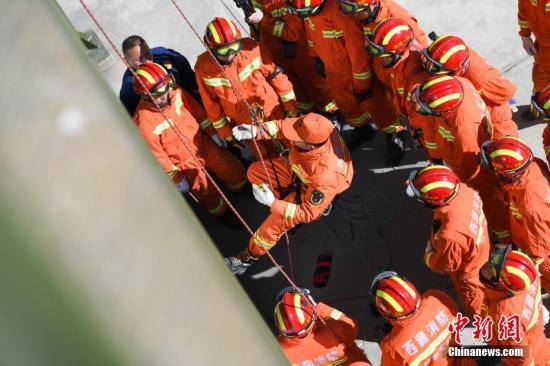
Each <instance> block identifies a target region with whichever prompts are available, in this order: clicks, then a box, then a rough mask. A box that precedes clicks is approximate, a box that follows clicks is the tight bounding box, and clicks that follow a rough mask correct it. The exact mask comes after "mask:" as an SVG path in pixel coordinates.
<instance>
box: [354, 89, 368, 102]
mask: <svg viewBox="0 0 550 366" xmlns="http://www.w3.org/2000/svg"><path fill="white" fill-rule="evenodd" d="M371 94H372V93H371V91H370V90H367V91H364V92H358V91H355V89H354V90H353V96H354V97H355V99H356V100H357V101H358V102H362V101H364V100H365V99H368V98H370V96H371Z"/></svg>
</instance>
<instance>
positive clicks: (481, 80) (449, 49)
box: [422, 35, 518, 137]
mask: <svg viewBox="0 0 550 366" xmlns="http://www.w3.org/2000/svg"><path fill="white" fill-rule="evenodd" d="M422 61H423V65H424V68H425V69H426V71H427V72H429V73H431V74H432V75H457V76H462V77H464V78H466V79H468V80H469V81H470V82H471V83H472V84H473V86H474V88H475V89H476V90H477V92H478V93H479V95H481V98H482V101H483V102H484V103H485V105H486V106H487V108H488V109H489V112H490V115H491V124H492V128H493V135H494V136H495V137H503V136H506V135H512V136H516V137H517V136H518V128H517V125H516V123H515V122H514V121H513V119H512V110H511V109H510V105H509V104H508V101H509V100H510V99H511V98H512V97H513V96H514V94H515V93H516V86H515V85H514V84H513V83H512V82H511V81H510V80H508V79H505V78H503V77H502V76H501V75H500V72H499V71H498V69H497V68H496V67H494V66H492V65H490V64H489V63H488V62H487V60H485V59H484V58H483V57H481V56H480V55H479V54H478V53H477V52H476V51H474V50H473V49H471V48H468V46H467V45H466V44H465V43H464V41H463V40H462V39H461V38H459V37H456V36H451V35H446V36H442V37H439V38H437V39H436V40H435V41H434V42H433V43H432V44H431V45H430V46H429V47H427V48H425V49H424V50H423V60H422Z"/></svg>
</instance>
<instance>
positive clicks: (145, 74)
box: [136, 69, 156, 84]
mask: <svg viewBox="0 0 550 366" xmlns="http://www.w3.org/2000/svg"><path fill="white" fill-rule="evenodd" d="M136 75H139V76H143V77H144V78H145V79H146V80H147V82H148V83H151V84H155V83H156V80H155V78H154V77H153V76H152V75H151V74H149V73H148V72H147V71H145V70H143V69H138V70H137V71H136Z"/></svg>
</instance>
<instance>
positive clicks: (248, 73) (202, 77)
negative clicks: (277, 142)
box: [195, 18, 297, 157]
mask: <svg viewBox="0 0 550 366" xmlns="http://www.w3.org/2000/svg"><path fill="white" fill-rule="evenodd" d="M204 39H205V42H206V44H207V45H208V46H209V47H210V51H211V52H212V53H213V54H214V55H215V57H216V59H217V62H216V61H215V60H214V59H213V57H212V56H211V54H210V52H208V51H207V52H205V53H203V54H201V55H200V56H199V57H198V59H197V64H196V65H195V72H196V77H197V84H198V86H199V91H200V94H201V97H202V100H203V103H204V108H205V109H206V111H207V113H208V117H209V118H210V120H212V123H213V125H214V128H215V129H216V130H217V131H218V134H219V135H220V136H221V137H222V138H224V139H225V140H227V141H228V142H229V143H230V144H232V145H237V146H238V145H239V144H236V143H235V141H234V140H233V138H232V136H231V128H232V126H234V125H238V124H242V123H251V117H250V111H249V109H248V108H247V106H246V104H245V102H244V101H243V99H242V98H245V99H246V101H247V102H248V104H250V105H252V104H258V105H259V106H260V107H261V108H262V109H263V114H264V115H265V118H267V119H280V118H284V117H285V111H286V115H288V116H296V115H297V106H296V97H295V95H294V91H293V89H292V84H291V83H290V82H289V81H288V78H287V77H286V75H285V74H284V73H283V72H282V69H281V68H278V67H276V66H275V65H274V64H273V61H272V59H271V55H270V54H269V51H267V50H261V51H260V47H259V46H258V43H257V42H256V41H254V40H252V39H250V38H241V33H240V31H239V29H238V28H237V26H236V25H235V23H233V21H231V20H229V19H227V18H214V20H213V21H211V22H210V23H209V24H208V26H207V27H206V34H205V36H204ZM218 62H219V64H221V68H220V65H219V64H218ZM222 69H223V70H222ZM235 89H236V90H237V91H235ZM228 118H229V119H230V120H228ZM250 148H251V150H252V152H253V153H254V154H255V155H256V157H259V155H264V154H265V151H260V152H258V151H256V149H255V147H253V146H250ZM262 150H263V149H262Z"/></svg>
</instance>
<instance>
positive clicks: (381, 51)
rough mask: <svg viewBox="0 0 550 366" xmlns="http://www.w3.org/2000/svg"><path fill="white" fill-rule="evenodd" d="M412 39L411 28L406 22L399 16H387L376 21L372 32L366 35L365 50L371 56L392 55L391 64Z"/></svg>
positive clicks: (409, 44)
mask: <svg viewBox="0 0 550 366" xmlns="http://www.w3.org/2000/svg"><path fill="white" fill-rule="evenodd" d="M413 39H414V33H413V30H412V29H411V27H410V26H409V25H408V24H407V23H405V22H404V21H403V20H401V19H399V18H387V19H384V20H381V21H379V22H378V23H376V27H374V31H373V33H372V34H369V35H367V43H368V47H367V51H368V52H369V54H370V55H371V56H376V57H393V58H394V61H393V62H392V65H393V64H395V62H397V61H398V60H399V58H400V56H401V55H402V54H403V53H405V52H406V51H408V50H409V48H410V47H411V43H412V41H413Z"/></svg>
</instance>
